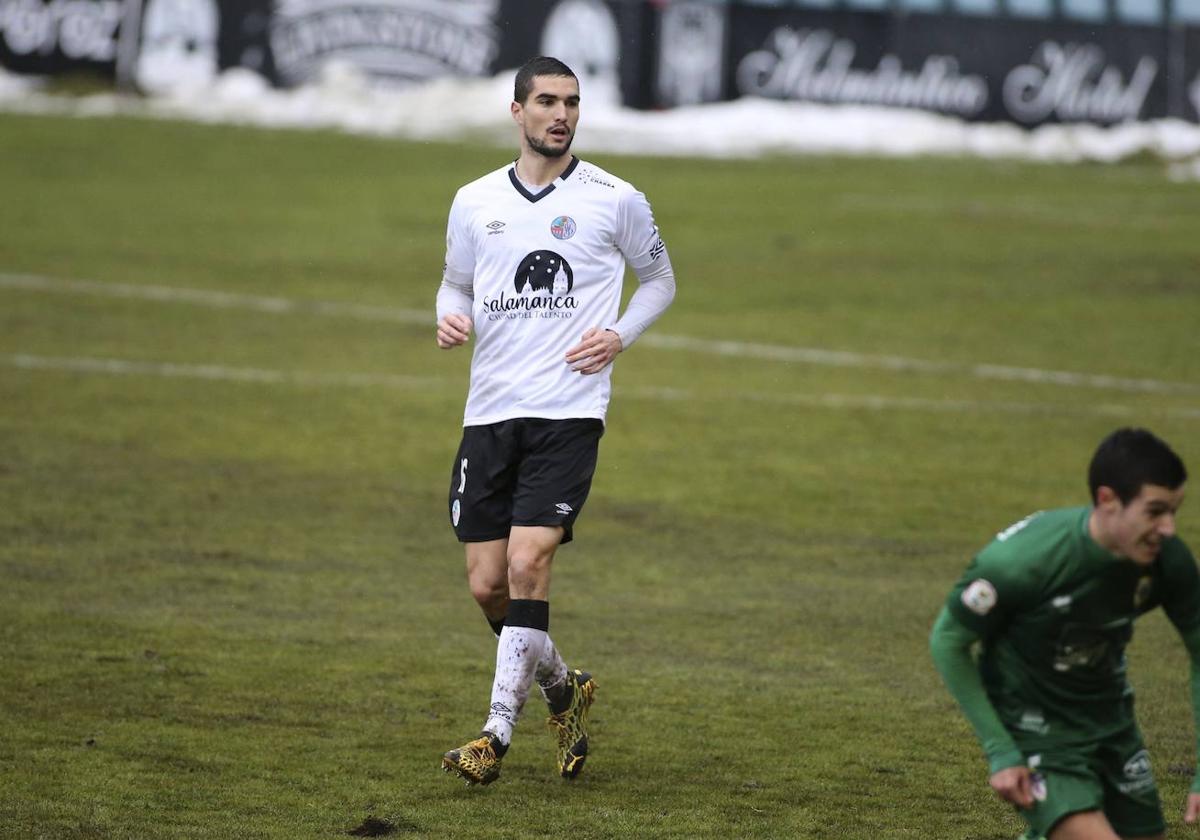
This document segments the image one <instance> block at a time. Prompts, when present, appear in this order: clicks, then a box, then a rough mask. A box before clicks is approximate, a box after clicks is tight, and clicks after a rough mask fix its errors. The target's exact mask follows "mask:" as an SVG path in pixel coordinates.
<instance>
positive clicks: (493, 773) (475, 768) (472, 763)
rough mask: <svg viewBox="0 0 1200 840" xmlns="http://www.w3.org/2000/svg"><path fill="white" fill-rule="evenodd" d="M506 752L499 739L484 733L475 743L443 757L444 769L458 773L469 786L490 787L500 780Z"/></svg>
mask: <svg viewBox="0 0 1200 840" xmlns="http://www.w3.org/2000/svg"><path fill="white" fill-rule="evenodd" d="M506 750H507V748H506V747H505V746H504V745H503V744H501V743H500V739H499V738H498V737H496V736H495V735H493V734H492V733H491V732H482V733H480V735H479V737H478V738H476V739H475V740H474V741H470V742H468V743H466V744H463V745H462V746H461V747H459V748H458V749H454V750H450V752H448V753H446V754H445V755H444V756H442V769H443V770H444V771H446V772H447V773H449V772H451V771H453V772H455V773H457V774H458V776H459V778H460V779H466V780H467V785H490V784H491V783H492V782H494V781H496V779H498V778H500V758H501V757H502V756H503V755H504V753H505V751H506Z"/></svg>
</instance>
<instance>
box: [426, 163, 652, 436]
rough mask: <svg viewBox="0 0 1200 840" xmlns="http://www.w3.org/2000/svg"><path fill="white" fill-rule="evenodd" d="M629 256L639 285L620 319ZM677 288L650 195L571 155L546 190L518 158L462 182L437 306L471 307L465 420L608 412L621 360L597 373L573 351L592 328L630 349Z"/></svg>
mask: <svg viewBox="0 0 1200 840" xmlns="http://www.w3.org/2000/svg"><path fill="white" fill-rule="evenodd" d="M626 263H628V264H629V265H630V266H631V267H632V268H633V269H634V271H635V273H636V274H637V276H638V281H639V284H638V289H637V290H636V291H635V292H634V294H633V296H632V297H631V298H630V301H629V304H628V306H627V307H626V310H625V314H624V316H622V317H621V318H620V320H618V319H617V311H618V309H619V307H620V303H621V286H622V282H623V280H624V276H625V264H626ZM674 296H675V276H674V272H673V270H672V268H671V261H670V258H669V257H668V255H667V249H666V246H665V245H664V244H663V241H662V238H661V237H660V236H659V233H658V227H657V226H656V225H655V223H654V216H653V214H652V212H651V210H650V204H649V202H647V201H646V197H645V196H644V195H642V193H640V192H638V191H637V190H636V189H635V188H634V187H633V186H632V185H631V184H629V183H627V182H626V181H623V180H621V179H620V178H617V177H615V176H613V175H611V174H609V173H608V172H605V171H604V170H603V169H600V168H599V167H598V166H594V165H593V164H590V163H585V162H583V161H580V160H579V159H578V158H573V159H572V162H571V165H570V166H568V167H567V169H566V170H565V171H564V172H563V174H562V175H560V176H559V177H558V178H556V179H555V180H554V182H553V183H552V184H551V185H550V186H548V187H546V188H545V189H544V190H542V191H541V192H540V193H537V194H532V193H530V192H529V191H528V190H527V189H526V188H525V187H524V186H523V185H522V184H521V182H520V181H519V180H518V179H517V177H516V172H515V167H514V166H513V165H512V164H509V165H508V166H505V167H503V168H502V169H497V170H496V171H495V172H491V173H489V174H487V175H485V176H483V177H482V178H480V179H479V180H477V181H473V182H471V183H470V184H467V185H466V186H464V187H463V188H461V189H460V190H459V191H458V193H457V194H456V195H455V197H454V203H453V205H452V206H451V208H450V219H449V223H448V225H447V229H446V267H445V271H444V274H443V277H442V285H441V287H440V289H439V290H438V296H437V313H438V318H439V319H440V318H442V317H444V316H445V315H447V314H450V313H463V314H468V315H470V316H471V318H472V320H473V321H474V325H475V352H474V355H473V357H472V359H471V385H470V391H469V392H468V395H467V405H466V411H465V414H464V418H463V425H465V426H478V425H484V424H488V423H498V422H500V421H502V420H511V419H513V418H516V417H541V418H548V419H553V420H563V419H569V418H580V417H592V418H596V419H599V420H603V419H604V416H605V412H606V410H607V408H608V400H609V395H610V393H611V374H612V365H609V366H608V367H606V368H605V369H604V370H603V371H601V372H600V373H597V374H592V375H590V376H583V375H581V374H580V373H578V372H576V371H573V370H571V366H570V365H568V364H567V362H566V360H565V356H566V353H567V350H568V349H570V348H571V347H573V346H575V345H576V344H578V343H579V341H580V339H581V338H582V336H583V334H584V332H586V331H587V330H588V329H589V328H591V327H600V328H602V329H611V330H613V331H615V332H616V333H617V335H619V336H620V338H621V343H622V346H623V347H625V348H628V347H629V346H630V345H631V344H633V342H634V341H636V340H637V338H638V336H640V335H641V334H642V332H643V331H644V330H645V329H646V328H647V327H648V326H649V325H650V324H651V323H652V322H653V321H654V320H655V319H656V318H658V316H659V315H661V314H662V313H663V312H664V311H665V310H666V308H667V307H668V306H669V305H670V303H671V300H672V299H673V298H674Z"/></svg>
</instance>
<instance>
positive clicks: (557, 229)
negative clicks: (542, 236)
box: [550, 216, 576, 239]
mask: <svg viewBox="0 0 1200 840" xmlns="http://www.w3.org/2000/svg"><path fill="white" fill-rule="evenodd" d="M575 230H576V228H575V220H574V219H572V218H571V217H570V216H559V217H558V218H557V219H555V220H554V221H553V222H551V223H550V233H551V234H552V235H553V236H554V238H555V239H570V238H571V237H572V236H574V235H575Z"/></svg>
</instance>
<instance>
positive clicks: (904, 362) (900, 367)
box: [639, 333, 1200, 394]
mask: <svg viewBox="0 0 1200 840" xmlns="http://www.w3.org/2000/svg"><path fill="white" fill-rule="evenodd" d="M639 343H641V344H646V345H649V346H651V347H657V348H660V349H664V350H688V351H691V352H695V353H708V354H711V355H715V356H728V357H736V358H750V359H760V360H763V361H772V362H792V363H801V364H814V365H826V366H829V367H856V368H876V369H882V370H896V371H914V372H917V373H944V374H966V375H968V376H972V377H974V378H976V379H1004V380H1010V381H1014V380H1015V381H1019V382H1033V383H1037V384H1041V385H1062V386H1067V387H1074V388H1102V389H1107V390H1114V391H1128V392H1134V393H1145V392H1149V393H1160V394H1200V384H1196V383H1192V382H1164V381H1162V380H1159V379H1133V378H1122V377H1118V376H1109V375H1107V374H1095V373H1076V372H1073V371H1063V370H1042V369H1040V368H1023V367H1011V366H1008V365H990V364H964V363H961V362H934V361H930V360H928V359H911V358H907V357H904V356H884V355H872V354H868V353H854V352H851V351H848V350H825V349H822V348H818V347H786V346H782V345H778V344H755V343H751V342H742V341H715V340H711V339H704V338H691V337H688V336H680V335H662V334H658V333H646V334H645V335H644V336H642V337H641V338H640V339H639Z"/></svg>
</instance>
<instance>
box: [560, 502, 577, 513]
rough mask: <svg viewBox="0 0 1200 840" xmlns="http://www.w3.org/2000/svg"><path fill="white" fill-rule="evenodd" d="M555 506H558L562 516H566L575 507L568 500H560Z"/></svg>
mask: <svg viewBox="0 0 1200 840" xmlns="http://www.w3.org/2000/svg"><path fill="white" fill-rule="evenodd" d="M555 507H556V508H558V513H559V515H560V516H566V515H567V514H568V513H570V512H571V511H573V510H574V508H573V507H571V506H570V505H569V504H567V503H566V502H559V503H558V504H556V505H555Z"/></svg>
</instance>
